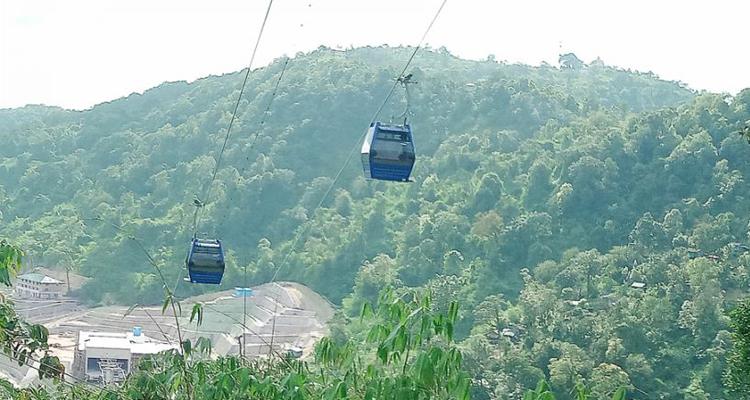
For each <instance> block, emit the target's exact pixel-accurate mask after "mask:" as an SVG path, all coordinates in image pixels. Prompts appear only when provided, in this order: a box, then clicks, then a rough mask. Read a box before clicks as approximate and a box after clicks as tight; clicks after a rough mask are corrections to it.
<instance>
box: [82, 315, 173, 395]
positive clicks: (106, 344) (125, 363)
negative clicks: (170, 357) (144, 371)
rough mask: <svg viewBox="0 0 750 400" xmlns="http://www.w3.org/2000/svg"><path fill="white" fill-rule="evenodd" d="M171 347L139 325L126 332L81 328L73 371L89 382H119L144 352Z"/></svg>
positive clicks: (153, 351) (148, 352)
mask: <svg viewBox="0 0 750 400" xmlns="http://www.w3.org/2000/svg"><path fill="white" fill-rule="evenodd" d="M170 349H177V346H176V345H170V344H167V343H163V342H159V341H156V340H154V339H151V338H149V337H147V336H146V335H144V334H142V333H141V331H140V328H135V329H133V332H127V333H115V332H87V331H80V332H78V343H77V345H76V351H75V354H74V356H73V368H72V369H73V374H74V375H76V376H77V377H79V378H83V379H86V380H87V381H90V382H101V383H110V382H119V381H122V380H123V379H125V376H126V375H127V374H129V373H130V371H131V369H132V368H133V367H134V365H135V363H136V362H138V360H139V359H140V358H141V357H143V356H144V355H147V354H156V353H159V352H161V351H165V350H170Z"/></svg>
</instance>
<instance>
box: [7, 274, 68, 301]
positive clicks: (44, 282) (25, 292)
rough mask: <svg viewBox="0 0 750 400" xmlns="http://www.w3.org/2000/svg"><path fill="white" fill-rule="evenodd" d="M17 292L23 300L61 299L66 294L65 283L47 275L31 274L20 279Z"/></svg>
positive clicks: (16, 286)
mask: <svg viewBox="0 0 750 400" xmlns="http://www.w3.org/2000/svg"><path fill="white" fill-rule="evenodd" d="M15 291H16V295H17V296H18V297H21V298H35V299H59V298H61V297H63V295H64V294H65V283H63V282H61V281H58V280H57V279H54V278H50V277H49V276H47V275H42V274H37V273H29V274H23V275H20V276H19V277H18V280H17V281H16V284H15Z"/></svg>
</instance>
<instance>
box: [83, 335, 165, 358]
mask: <svg viewBox="0 0 750 400" xmlns="http://www.w3.org/2000/svg"><path fill="white" fill-rule="evenodd" d="M87 347H91V348H97V349H122V350H130V352H131V353H133V354H156V353H158V352H161V351H165V350H169V349H176V348H177V347H176V346H175V345H171V344H167V343H162V342H158V341H156V340H154V339H151V338H149V337H148V336H146V335H144V334H141V335H139V336H133V333H132V332H127V333H126V332H87V331H80V332H78V350H80V351H83V350H85V349H86V348H87Z"/></svg>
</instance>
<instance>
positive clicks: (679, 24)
mask: <svg viewBox="0 0 750 400" xmlns="http://www.w3.org/2000/svg"><path fill="white" fill-rule="evenodd" d="M440 1H441V0H377V1H375V0H276V1H275V3H274V6H273V8H272V10H271V16H270V18H269V24H268V26H267V30H266V33H265V35H264V38H263V41H262V42H261V45H260V50H259V55H258V59H257V60H256V66H262V65H264V64H267V63H268V62H269V61H271V60H272V59H274V58H275V57H279V56H281V55H284V54H289V55H293V54H294V53H296V52H297V51H301V50H302V51H307V50H311V49H314V48H316V47H318V46H320V45H326V46H329V47H337V46H342V47H348V46H350V45H354V46H362V45H368V44H370V45H380V44H390V45H399V44H415V42H416V41H417V40H418V39H419V37H420V36H421V34H422V32H423V31H424V29H425V27H426V26H427V23H428V22H429V20H430V18H431V17H432V15H433V13H434V12H435V10H436V9H437V7H438V5H439V3H440ZM266 6H267V1H266V0H245V1H239V0H210V1H209V0H202V1H198V0H120V1H111V0H89V1H83V0H65V1H60V0H0V108H4V107H17V106H22V105H25V104H28V103H32V104H40V103H41V104H48V105H58V106H62V107H67V108H76V109H80V108H88V107H91V106H92V105H94V104H97V103H100V102H103V101H107V100H111V99H114V98H117V97H121V96H125V95H128V94H130V93H132V92H142V91H143V90H145V89H148V88H150V87H153V86H156V85H158V84H160V83H162V82H164V81H175V80H188V81H192V80H195V79H197V78H200V77H203V76H206V75H209V74H221V73H225V72H231V71H236V70H239V69H241V68H243V67H244V66H246V65H247V62H248V61H249V56H250V51H251V50H252V46H253V44H254V41H255V37H256V35H257V32H258V28H259V26H260V22H261V20H262V18H263V12H264V11H265V8H266ZM749 12H750V3H749V2H746V1H739V0H713V1H711V2H708V1H693V0H682V1H677V0H658V1H657V0H628V1H623V0H618V1H609V0H596V1H594V0H592V1H583V0H580V1H578V0H569V1H560V0H524V1H521V0H516V1H513V0H509V1H503V0H448V4H447V5H446V7H445V9H444V10H443V13H442V15H441V16H440V19H439V20H438V22H437V23H436V24H435V26H434V28H433V30H432V32H431V33H430V35H429V37H428V38H427V42H428V43H429V44H430V45H431V46H432V47H439V46H446V47H447V48H448V49H449V50H450V51H451V52H452V53H453V54H456V55H458V56H460V57H464V58H473V59H482V58H485V57H487V55H489V54H494V55H495V57H496V58H497V59H498V60H507V61H509V62H522V63H527V64H533V65H538V64H539V63H540V62H542V61H547V62H549V63H552V64H555V63H556V62H557V55H558V52H559V48H560V43H562V47H563V50H565V51H573V52H575V53H576V54H578V56H579V57H581V58H582V59H583V60H584V61H586V62H589V61H591V60H593V59H594V58H596V57H597V56H598V57H601V58H602V59H603V60H604V61H605V62H606V63H607V64H610V65H617V66H621V67H625V68H633V69H637V70H641V71H653V72H654V73H656V74H658V75H659V76H661V77H662V78H665V79H671V80H681V81H683V82H686V83H688V85H689V86H690V87H692V88H695V89H706V90H710V91H720V92H730V93H736V92H737V91H739V90H740V89H742V88H745V87H750V50H749V49H750V46H748V42H747V40H748V39H747V38H748V37H750V33H748V30H747V21H748V15H750V13H749Z"/></svg>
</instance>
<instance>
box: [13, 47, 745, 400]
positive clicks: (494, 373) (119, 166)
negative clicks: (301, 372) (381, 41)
mask: <svg viewBox="0 0 750 400" xmlns="http://www.w3.org/2000/svg"><path fill="white" fill-rule="evenodd" d="M408 51H409V49H407V48H361V49H354V50H349V51H346V52H340V51H332V50H328V49H319V50H317V51H315V52H312V53H310V54H299V55H297V56H296V57H294V58H293V59H292V60H291V61H289V65H288V69H287V71H286V73H285V76H284V79H283V81H282V82H281V84H280V87H279V92H278V94H277V95H276V97H275V99H274V102H273V105H272V107H271V111H270V112H269V113H268V114H266V115H265V116H264V110H265V109H266V107H267V105H268V103H269V101H270V99H271V95H272V91H273V87H274V85H275V83H276V80H277V79H278V74H279V73H280V71H281V68H282V65H283V63H284V60H278V61H277V62H275V63H273V64H272V65H270V66H268V67H266V68H262V69H259V70H257V71H253V73H252V74H251V75H250V81H249V83H248V85H249V86H248V88H249V89H248V90H247V92H246V97H245V98H244V100H243V101H242V102H241V104H240V108H239V109H240V111H241V113H240V115H239V118H238V120H237V121H236V122H235V128H234V129H233V133H232V136H231V137H230V139H229V142H228V147H227V150H226V153H225V155H224V157H225V159H224V161H223V163H222V167H221V168H220V170H219V174H218V177H217V181H216V184H215V185H214V186H213V187H212V191H211V192H212V194H211V197H210V201H209V202H208V204H207V208H206V212H205V216H204V218H203V224H202V227H201V228H202V229H201V231H204V232H206V233H207V234H209V235H216V236H218V237H220V238H221V239H222V240H223V241H224V243H225V244H226V246H227V247H228V249H229V253H228V256H229V264H228V268H229V270H228V272H227V274H226V276H225V278H224V282H223V283H222V287H223V288H227V287H232V286H236V285H239V284H241V283H242V282H243V275H242V273H243V269H244V268H245V267H246V268H247V271H248V275H249V280H250V283H253V284H254V283H262V282H265V281H268V280H270V279H271V277H272V276H273V275H274V273H275V272H276V271H277V270H279V275H278V279H284V280H294V281H299V282H302V283H305V284H308V285H310V286H311V287H312V288H314V289H315V290H317V291H319V292H320V293H322V294H324V295H326V296H327V297H328V298H329V299H331V300H332V301H333V302H335V303H337V304H341V305H342V315H340V316H339V318H338V320H339V322H340V324H339V325H338V327H337V328H336V329H335V330H334V338H336V337H339V338H341V337H344V335H351V336H353V337H357V336H358V335H364V334H366V332H360V329H361V328H359V327H358V326H357V324H356V323H351V321H347V318H348V317H354V316H356V315H358V314H359V311H360V309H361V307H362V304H363V303H364V302H365V301H370V302H374V301H375V300H376V299H377V295H378V291H379V290H380V289H381V288H382V287H385V286H390V287H394V288H401V287H425V288H429V289H432V291H433V304H434V305H435V306H436V307H437V308H438V309H439V308H440V307H443V308H444V310H443V311H446V310H445V309H447V307H448V304H449V303H450V301H451V300H456V299H457V300H459V301H460V302H461V311H460V312H459V315H458V326H457V332H456V334H457V337H458V338H459V339H460V340H461V343H460V346H462V348H463V350H464V362H465V365H466V366H467V368H468V372H469V373H470V374H471V375H472V376H473V377H474V387H473V395H474V398H478V399H483V398H508V399H511V398H512V399H515V398H518V396H520V393H521V392H522V390H524V389H528V388H530V387H533V386H535V384H536V382H537V381H538V380H539V379H542V378H547V379H549V380H550V382H551V384H552V386H553V388H559V392H558V394H559V395H560V396H561V397H560V398H563V399H565V398H567V397H566V396H569V395H570V393H569V389H570V388H572V387H574V386H575V384H576V383H577V382H579V381H582V382H586V383H588V384H589V386H590V387H591V388H592V391H593V392H594V395H595V396H594V398H603V397H601V396H603V395H604V393H608V394H609V392H611V391H612V390H613V389H616V388H617V387H619V386H620V385H624V386H627V387H629V388H630V389H631V390H630V392H631V394H632V395H633V396H635V397H636V398H644V399H645V398H670V399H671V398H674V399H682V398H691V399H707V398H722V397H723V396H725V394H723V390H724V389H723V388H722V385H721V373H722V370H723V368H724V360H725V353H726V352H727V351H728V350H729V348H730V347H731V343H730V340H729V332H728V318H727V317H726V316H725V310H727V309H728V308H729V307H731V306H732V305H733V304H734V303H735V302H736V301H737V299H739V298H742V297H744V296H745V295H747V285H748V281H749V280H750V275H749V274H748V265H750V253H747V252H745V251H744V249H745V248H744V247H743V246H742V243H746V242H747V241H748V237H747V232H748V223H749V222H750V215H749V214H748V203H747V202H746V201H745V199H746V198H747V197H748V196H750V192H748V189H747V187H746V184H745V182H744V176H745V175H748V174H750V157H748V154H750V153H749V152H748V151H750V148H749V147H748V144H747V142H746V140H745V139H744V138H742V137H741V136H739V135H738V134H737V132H738V131H740V130H741V129H742V128H743V126H745V124H746V121H748V120H750V91H748V90H746V91H744V92H741V93H740V94H739V95H737V96H736V97H726V96H721V95H715V94H698V93H694V92H692V91H690V90H687V89H685V88H683V87H681V86H680V85H679V84H677V83H674V82H665V81H661V80H659V79H657V77H655V76H653V75H652V74H642V73H633V72H629V71H623V70H620V69H617V68H612V67H607V66H605V65H603V64H601V63H597V64H592V65H589V66H587V67H585V68H582V69H558V68H554V67H551V66H542V67H529V66H523V65H506V64H503V63H496V62H494V61H492V60H487V61H481V62H477V61H467V60H460V59H457V58H455V57H453V56H451V55H450V54H448V53H447V52H445V51H441V50H438V51H425V52H423V53H420V55H419V56H418V58H417V59H416V61H415V62H414V68H413V71H411V72H413V73H414V76H415V78H416V80H417V81H418V82H419V83H418V84H417V85H416V86H415V87H414V91H413V104H412V105H413V109H414V110H413V111H414V113H415V115H414V118H413V120H412V124H413V128H414V132H415V142H416V146H417V153H418V158H417V164H416V167H415V174H414V180H415V182H414V183H410V184H393V183H383V182H370V181H365V180H364V179H363V178H362V177H361V175H362V173H361V167H360V163H359V159H358V154H356V153H357V152H358V150H359V144H360V138H361V135H362V132H363V131H364V129H365V128H366V127H367V124H368V123H369V119H370V117H371V115H372V113H373V112H374V111H375V110H376V109H377V106H378V105H379V103H380V102H381V101H382V99H383V98H384V96H385V95H386V93H387V91H388V89H389V88H390V86H391V85H392V82H393V81H392V79H393V77H394V76H396V75H397V74H398V67H399V66H400V65H401V64H402V63H403V61H404V60H405V59H406V58H408ZM240 82H241V76H240V75H239V73H235V74H227V75H223V76H217V77H208V78H205V79H201V80H199V81H196V82H193V83H185V82H175V83H166V84H163V85H161V86H159V87H157V88H154V89H151V90H149V91H147V92H146V93H144V94H133V95H131V96H129V97H127V98H123V99H118V100H114V101H112V102H110V103H106V104H101V105H98V106H95V107H93V108H92V109H90V110H86V111H68V110H62V109H56V108H49V107H42V106H28V107H25V108H22V109H12V110H0V143H2V144H3V145H2V146H0V204H1V206H0V212H1V213H2V214H0V223H1V225H0V236H2V237H11V238H14V240H15V241H16V242H17V243H18V244H19V246H20V247H22V248H25V249H26V250H27V251H28V252H29V253H30V255H31V256H32V258H34V259H35V260H38V262H44V263H48V264H53V265H58V266H59V267H60V268H63V267H65V266H73V267H74V268H76V269H78V272H79V273H81V274H83V275H86V276H89V277H91V278H93V279H92V280H91V281H90V282H89V283H88V284H87V286H85V287H84V288H83V289H82V291H81V293H79V295H80V296H82V298H84V299H86V301H89V302H92V303H100V302H101V303H108V302H117V303H124V304H131V303H135V302H139V303H143V302H158V301H159V300H160V299H161V298H162V296H163V291H162V283H161V281H160V280H159V279H158V278H157V277H156V276H155V274H154V271H153V268H152V267H151V266H150V265H149V264H148V262H147V260H146V259H145V257H144V255H143V253H142V252H141V251H140V250H139V249H138V247H137V246H136V245H135V244H134V242H133V241H132V240H129V237H130V236H134V237H137V238H139V239H140V240H141V241H142V242H143V243H145V244H146V246H147V248H148V250H149V251H150V252H151V253H152V254H154V255H155V256H156V259H157V261H159V262H161V263H164V266H165V268H166V271H167V273H168V278H170V279H175V280H176V279H177V278H178V276H179V274H180V268H181V265H182V262H183V260H184V257H185V252H186V250H187V244H188V240H189V238H190V236H191V235H192V225H191V224H192V215H193V211H194V207H193V199H194V197H195V196H200V194H201V193H202V189H203V186H202V185H204V184H205V183H206V182H207V180H208V178H210V174H211V172H212V170H213V168H214V165H215V164H214V163H215V156H216V155H217V153H218V151H219V149H220V146H221V142H222V140H223V137H224V134H225V129H226V126H227V124H228V122H229V118H230V117H231V111H232V107H233V105H234V101H235V100H236V98H237V95H238V92H239V84H240ZM402 109H403V99H402V96H401V95H400V93H397V95H396V96H395V97H394V101H392V102H391V103H390V104H389V106H388V107H386V109H385V110H384V111H383V113H382V116H383V117H384V118H386V119H387V117H388V116H390V115H396V114H399V113H400V112H401V110H402ZM263 118H264V119H265V123H264V124H263V125H262V126H261V124H260V122H261V119H263ZM255 135H259V136H258V139H257V141H255ZM352 150H354V151H355V155H354V157H352V158H351V159H350V160H349V161H350V162H349V164H348V166H347V167H346V168H344V169H343V170H342V175H341V177H340V179H339V180H338V181H337V182H336V185H335V186H334V187H333V190H332V192H331V193H330V195H329V196H328V197H326V198H323V196H324V195H325V194H326V193H327V191H328V189H329V188H330V187H331V184H332V183H333V179H334V177H335V176H336V174H337V172H338V171H339V170H340V169H341V168H342V166H343V165H344V162H345V161H346V160H347V159H348V157H349V155H350V154H351V153H350V152H351V151H352ZM202 200H205V199H202ZM321 200H323V203H322V206H321V207H317V206H318V204H319V202H320V201H321ZM97 219H100V220H97ZM112 224H114V225H116V226H121V227H122V228H121V229H115V228H113V226H112ZM297 237H299V238H300V239H299V240H298V241H297V240H296V238H297ZM634 284H635V285H634ZM213 289H215V288H207V287H195V286H188V285H187V284H185V285H181V286H180V287H179V290H178V295H180V296H187V295H189V294H194V293H197V292H198V291H201V290H204V291H205V290H213ZM511 332H512V335H513V336H512V338H511V337H510V336H511V335H510V333H511Z"/></svg>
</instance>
